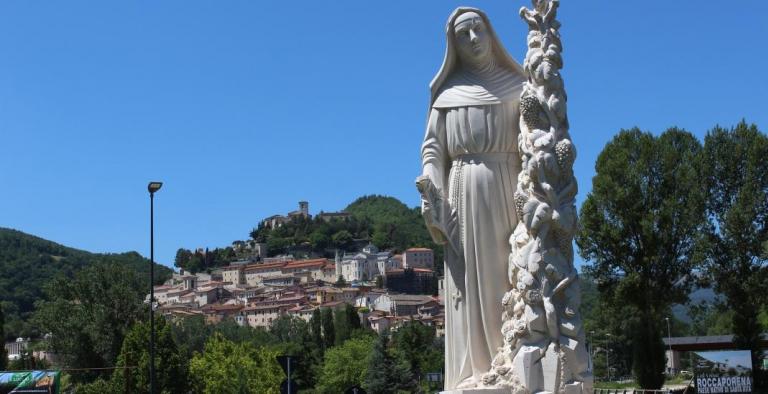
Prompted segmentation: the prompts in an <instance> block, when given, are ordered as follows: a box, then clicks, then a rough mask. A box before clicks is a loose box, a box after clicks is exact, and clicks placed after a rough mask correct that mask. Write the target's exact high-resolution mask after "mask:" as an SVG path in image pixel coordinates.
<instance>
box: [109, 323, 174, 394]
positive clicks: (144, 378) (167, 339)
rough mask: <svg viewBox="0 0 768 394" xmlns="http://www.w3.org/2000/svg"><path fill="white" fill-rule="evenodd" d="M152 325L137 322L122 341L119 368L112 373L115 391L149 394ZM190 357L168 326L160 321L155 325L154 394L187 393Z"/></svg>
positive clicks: (118, 361)
mask: <svg viewBox="0 0 768 394" xmlns="http://www.w3.org/2000/svg"><path fill="white" fill-rule="evenodd" d="M149 335H150V326H149V322H137V323H136V324H134V325H133V327H131V330H130V331H129V332H128V334H127V335H126V336H125V339H124V340H123V347H122V350H121V351H120V355H119V356H118V357H117V367H135V368H131V369H128V370H123V369H116V370H115V372H114V373H113V374H112V385H113V388H114V391H115V392H131V393H149V349H148V348H147V344H148V343H149ZM187 360H188V359H187V357H186V354H185V353H184V351H183V350H182V349H179V347H178V346H177V345H176V342H175V341H174V340H173V334H172V333H171V327H170V324H169V323H166V322H165V319H158V320H157V322H156V325H155V382H156V383H155V392H158V393H169V394H170V393H179V394H181V393H186V392H187V391H188V388H187V382H188V376H187V367H188V366H187Z"/></svg>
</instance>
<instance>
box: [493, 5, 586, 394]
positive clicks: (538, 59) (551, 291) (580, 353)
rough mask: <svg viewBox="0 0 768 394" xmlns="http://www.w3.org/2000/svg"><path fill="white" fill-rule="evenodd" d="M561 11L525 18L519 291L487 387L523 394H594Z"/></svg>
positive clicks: (507, 311)
mask: <svg viewBox="0 0 768 394" xmlns="http://www.w3.org/2000/svg"><path fill="white" fill-rule="evenodd" d="M558 5H559V1H558V0H533V9H530V10H529V9H527V8H525V7H523V8H521V10H520V16H521V17H522V18H523V19H524V20H525V21H526V22H527V23H528V27H529V33H528V52H527V54H526V57H525V62H524V64H523V67H524V68H525V71H526V72H527V74H528V81H527V82H526V83H525V85H524V88H523V93H522V95H521V100H520V113H521V116H520V136H519V140H518V147H519V150H520V155H521V158H522V170H521V172H520V174H519V176H518V181H517V192H516V194H515V208H516V210H517V216H518V218H519V223H518V225H517V228H516V229H515V231H514V233H513V234H512V236H511V237H510V240H509V242H510V244H511V253H510V256H509V280H510V284H511V288H512V289H511V290H510V291H509V292H508V293H507V294H506V295H505V297H504V299H503V300H502V303H503V305H504V313H503V317H502V318H503V328H502V333H503V335H504V347H503V348H502V349H500V351H499V353H498V354H497V355H496V357H495V358H494V361H493V368H492V370H491V371H490V372H489V373H488V374H487V375H486V376H485V377H484V379H483V381H484V384H485V385H486V386H489V387H511V388H512V389H513V392H515V393H520V394H522V393H539V392H551V393H568V394H571V393H582V392H583V393H591V391H592V375H591V371H590V370H589V364H590V363H589V355H588V353H587V351H586V347H585V343H584V342H585V335H584V330H583V327H582V322H581V318H580V314H579V304H580V302H581V300H580V291H579V282H578V277H577V274H576V270H575V268H574V266H573V246H572V240H573V236H574V233H575V231H576V228H577V224H576V206H575V203H574V201H575V200H574V199H575V196H576V191H577V185H576V178H575V177H574V175H573V162H574V159H575V157H576V150H575V149H574V146H573V143H572V142H571V138H570V135H569V134H568V117H567V114H566V94H565V90H564V87H563V79H562V77H561V75H560V69H561V68H562V67H563V61H562V57H561V52H562V43H561V41H560V33H559V28H560V23H559V22H558V21H557V20H556V19H555V17H556V12H557V7H558Z"/></svg>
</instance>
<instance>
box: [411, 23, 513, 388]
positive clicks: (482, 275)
mask: <svg viewBox="0 0 768 394" xmlns="http://www.w3.org/2000/svg"><path fill="white" fill-rule="evenodd" d="M446 38H447V50H446V52H445V60H444V61H443V65H442V67H441V68H440V71H439V72H438V73H437V76H435V78H434V79H433V80H432V83H431V85H430V88H431V91H432V97H431V102H430V108H429V120H428V124H427V132H426V137H425V138H424V144H423V146H422V150H421V154H422V162H423V173H422V174H423V175H422V177H421V178H420V179H419V181H418V183H419V185H420V187H419V188H420V190H422V194H423V195H424V196H425V198H424V204H423V212H424V217H425V220H426V221H427V227H428V228H429V230H430V232H431V234H432V236H433V238H434V239H435V240H436V241H438V242H441V243H446V245H447V246H446V248H445V261H446V270H445V314H446V318H445V331H446V332H445V343H446V347H445V352H446V355H445V357H446V359H445V388H446V389H453V388H474V387H478V386H480V385H481V384H482V378H483V375H484V374H485V373H487V372H488V371H489V370H490V368H491V360H492V358H493V356H494V355H495V354H496V352H497V351H498V349H499V348H500V347H502V345H503V343H504V342H503V338H502V332H501V328H502V312H503V309H502V305H501V300H502V298H503V297H504V294H505V293H506V292H507V291H508V290H509V281H508V277H507V261H508V259H509V253H510V246H509V236H510V234H512V231H513V230H514V228H515V225H516V224H517V215H516V213H515V202H514V196H515V184H516V179H517V175H518V172H519V171H520V163H521V161H520V155H519V154H518V148H517V137H518V134H519V133H520V132H519V128H518V122H519V118H520V113H519V106H520V94H521V92H522V88H523V82H525V73H524V72H523V69H522V67H520V65H519V64H517V63H516V62H515V61H514V60H512V58H511V57H510V56H509V55H508V54H507V52H506V50H505V49H504V47H503V46H502V45H501V42H500V41H499V39H498V37H497V36H496V34H495V32H494V31H493V28H492V27H491V24H490V23H489V21H488V18H487V17H486V15H485V13H483V12H482V11H480V10H477V9H473V8H459V9H457V10H456V11H454V12H453V14H452V15H451V16H450V18H449V19H448V24H447V26H446ZM430 184H431V185H430ZM425 192H428V193H425ZM435 196H437V197H435Z"/></svg>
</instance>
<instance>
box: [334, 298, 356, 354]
mask: <svg viewBox="0 0 768 394" xmlns="http://www.w3.org/2000/svg"><path fill="white" fill-rule="evenodd" d="M333 321H334V324H333V325H334V329H335V334H336V339H335V343H336V346H338V345H341V344H342V343H344V341H346V340H347V339H349V338H352V334H353V332H354V331H355V330H360V329H361V328H362V325H361V323H360V315H358V314H357V310H356V309H355V307H354V306H352V305H350V304H345V305H344V309H339V310H336V311H335V312H334V314H333Z"/></svg>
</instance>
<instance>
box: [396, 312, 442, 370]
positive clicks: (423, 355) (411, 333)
mask: <svg viewBox="0 0 768 394" xmlns="http://www.w3.org/2000/svg"><path fill="white" fill-rule="evenodd" d="M434 339H435V329H434V327H429V326H425V325H424V324H422V323H421V322H414V321H411V322H409V323H406V324H404V325H403V326H402V327H400V328H399V329H398V330H397V331H395V332H394V333H393V334H392V346H393V347H394V351H395V355H396V356H397V359H398V360H400V361H401V362H403V363H405V365H407V366H408V371H409V372H410V374H411V376H412V379H416V378H418V377H420V376H422V374H423V373H425V372H430V371H428V369H431V368H434V367H435V365H430V364H431V363H432V362H433V361H434V359H435V353H438V354H439V355H440V356H442V355H443V352H442V349H441V348H436V347H435V346H434ZM439 371H442V368H441V369H439ZM432 372H434V371H432Z"/></svg>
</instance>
